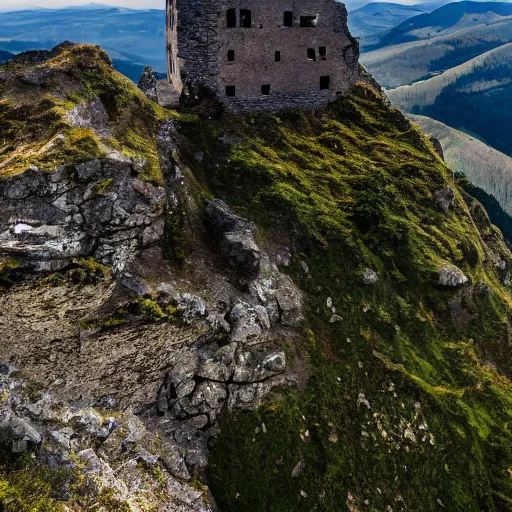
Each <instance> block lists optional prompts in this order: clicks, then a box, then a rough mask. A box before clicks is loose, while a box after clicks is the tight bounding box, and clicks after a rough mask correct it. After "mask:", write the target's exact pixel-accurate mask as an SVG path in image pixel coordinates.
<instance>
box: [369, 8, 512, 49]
mask: <svg viewBox="0 0 512 512" xmlns="http://www.w3.org/2000/svg"><path fill="white" fill-rule="evenodd" d="M507 16H512V4H511V3H508V2H454V3H450V4H447V5H444V6H443V7H440V8H439V9H436V10H435V11H433V12H431V13H427V14H420V15H419V16H415V17H413V18H410V19H408V20H406V21H404V22H402V23H400V24H399V25H398V26H397V27H395V28H393V29H392V30H390V31H389V32H388V33H387V34H385V35H384V36H383V37H382V38H381V41H380V43H379V45H378V46H379V47H384V46H390V45H396V44H399V43H406V42H410V41H418V40H422V39H430V38H432V37H435V36H440V35H446V34H449V33H452V32H456V31H458V30H461V29H465V28H469V27H473V26H477V25H481V24H493V23H497V22H499V21H502V20H503V18H504V17H507Z"/></svg>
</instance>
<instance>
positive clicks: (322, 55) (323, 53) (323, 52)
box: [318, 46, 327, 60]
mask: <svg viewBox="0 0 512 512" xmlns="http://www.w3.org/2000/svg"><path fill="white" fill-rule="evenodd" d="M318 55H320V60H327V48H326V47H325V46H320V48H318Z"/></svg>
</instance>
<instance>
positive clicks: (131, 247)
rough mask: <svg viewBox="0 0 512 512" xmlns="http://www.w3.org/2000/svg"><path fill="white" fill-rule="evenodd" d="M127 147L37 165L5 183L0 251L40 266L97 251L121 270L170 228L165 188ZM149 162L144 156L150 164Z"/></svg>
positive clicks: (48, 267) (0, 202) (51, 265)
mask: <svg viewBox="0 0 512 512" xmlns="http://www.w3.org/2000/svg"><path fill="white" fill-rule="evenodd" d="M139 165H140V162H136V161H134V160H132V159H130V158H127V157H125V156H124V155H121V154H120V153H115V152H113V153H111V154H110V155H108V156H107V157H106V158H104V159H96V160H90V161H87V162H83V163H80V164H77V165H64V166H61V167H59V168H57V169H56V170H55V171H54V172H53V173H51V174H48V173H43V172H42V171H40V170H39V169H38V168H37V167H31V168H29V169H28V170H27V171H25V172H24V173H23V174H20V175H18V176H14V177H12V178H8V179H6V180H3V181H2V183H1V184H0V205H1V212H0V253H2V254H3V255H6V256H12V257H16V258H17V259H20V260H21V261H23V262H24V264H26V265H27V267H29V268H31V269H33V270H36V271H49V270H56V269H59V268H62V267H64V266H66V265H67V264H69V262H70V261H71V260H72V259H73V258H78V257H88V256H94V257H95V258H96V259H97V260H99V261H101V262H102V263H105V264H108V265H111V266H112V267H113V269H114V271H115V272H121V271H122V270H123V269H124V268H125V266H126V265H127V263H128V262H130V261H131V260H133V258H134V257H135V256H136V254H137V253H138V252H139V251H140V250H141V249H142V248H144V247H149V246H151V245H154V244H155V243H158V241H159V239H160V238H161V236H162V233H163V209H164V203H165V194H164V190H163V188H161V187H158V186H154V185H152V184H150V183H144V182H142V181H141V180H140V179H139V178H138V177H137V169H138V167H139ZM142 165H144V164H142Z"/></svg>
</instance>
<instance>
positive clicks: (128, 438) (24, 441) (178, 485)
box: [0, 367, 212, 512]
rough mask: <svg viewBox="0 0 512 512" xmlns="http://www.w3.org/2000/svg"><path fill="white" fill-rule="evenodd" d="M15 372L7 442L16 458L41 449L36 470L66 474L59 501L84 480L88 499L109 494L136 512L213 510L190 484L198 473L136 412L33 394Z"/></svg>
mask: <svg viewBox="0 0 512 512" xmlns="http://www.w3.org/2000/svg"><path fill="white" fill-rule="evenodd" d="M13 370H14V369H13V368H11V367H6V369H5V372H2V373H0V394H1V396H2V401H1V402H0V412H1V416H0V442H2V444H3V445H5V446H6V447H7V449H8V450H9V451H10V452H11V453H13V454H17V453H20V452H25V451H27V450H30V449H31V448H33V447H34V446H36V445H37V446H38V450H37V451H35V452H33V458H34V463H35V464H37V465H41V464H45V465H47V466H48V467H49V468H50V469H51V470H53V471H55V470H64V472H63V475H67V476H63V479H62V481H59V488H58V489H56V493H57V494H56V496H58V499H59V500H62V501H63V502H65V501H66V500H68V499H69V497H70V490H69V489H70V485H71V484H72V482H73V478H76V477H78V478H79V479H80V480H82V481H84V482H86V483H87V485H86V487H85V488H84V490H83V491H82V492H83V493H86V494H87V495H90V496H91V498H92V497H93V496H95V495H96V494H99V493H101V492H102V491H108V492H109V494H110V495H111V496H112V498H114V499H115V500H118V501H119V502H120V503H126V504H127V505H129V506H130V509H129V510H132V511H134V512H142V510H147V509H148V508H154V509H158V510H162V511H167V512H174V511H181V512H192V511H198V512H207V511H210V510H211V506H212V505H211V504H210V503H209V496H208V493H207V491H206V490H205V491H197V490H195V489H194V488H193V487H192V486H191V485H190V484H188V483H187V482H188V481H189V480H190V474H189V472H188V470H187V469H186V467H185V465H184V462H183V458H182V457H181V455H180V454H179V452H178V451H177V448H176V447H175V446H174V445H172V444H170V443H169V442H166V441H164V442H160V443H158V444H156V443H154V442H153V441H152V437H151V436H152V435H151V432H150V430H149V429H148V428H150V424H149V423H148V422H147V421H146V422H145V421H143V420H141V419H139V418H138V417H137V416H134V415H133V414H132V413H130V412H122V413H117V414H116V416H117V417H116V419H114V418H113V417H108V416H107V417H102V416H101V415H100V414H99V413H98V412H97V411H96V410H95V409H94V408H92V407H87V408H85V409H81V408H79V407H78V406H76V405H72V404H70V403H68V402H65V401H62V400H60V399H59V398H57V397H56V396H55V395H54V394H53V393H51V392H48V391H44V392H42V391H41V393H40V394H37V395H35V396H30V392H29V390H30V384H29V383H28V382H26V381H24V380H23V379H20V378H18V377H16V376H15V375H14V374H13ZM56 425H59V427H58V429H57V427H56ZM182 435H185V436H186V435H187V434H186V430H184V429H182ZM155 466H158V468H155ZM151 467H153V468H155V469H154V470H153V471H151V470H150V468H151ZM155 471H157V472H155ZM157 474H158V475H159V476H158V477H157V476H156V475H157Z"/></svg>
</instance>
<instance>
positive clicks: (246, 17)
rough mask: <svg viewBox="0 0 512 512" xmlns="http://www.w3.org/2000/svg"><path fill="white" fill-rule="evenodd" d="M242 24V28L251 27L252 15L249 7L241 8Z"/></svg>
mask: <svg viewBox="0 0 512 512" xmlns="http://www.w3.org/2000/svg"><path fill="white" fill-rule="evenodd" d="M240 26H241V27H242V28H251V26H252V15H251V11H250V10H249V9H240Z"/></svg>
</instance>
